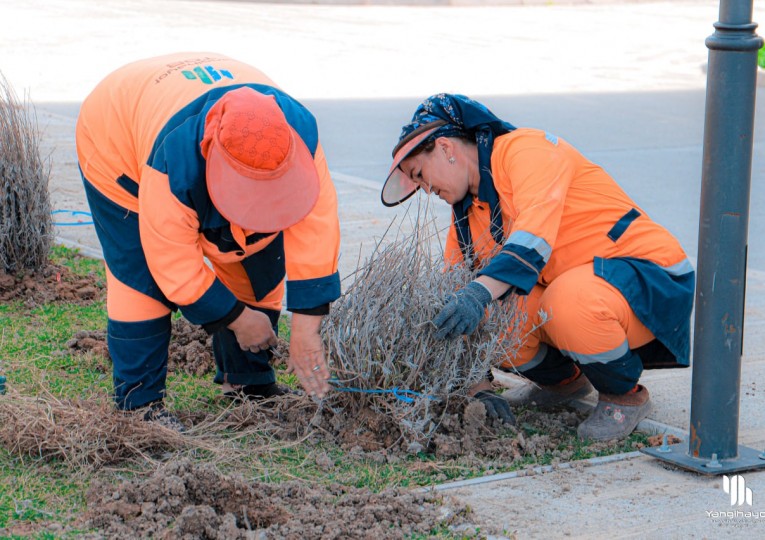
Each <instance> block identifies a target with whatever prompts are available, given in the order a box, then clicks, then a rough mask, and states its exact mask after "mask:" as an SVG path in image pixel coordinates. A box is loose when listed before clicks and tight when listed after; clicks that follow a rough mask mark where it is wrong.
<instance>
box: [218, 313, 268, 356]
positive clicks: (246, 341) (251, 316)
mask: <svg viewBox="0 0 765 540" xmlns="http://www.w3.org/2000/svg"><path fill="white" fill-rule="evenodd" d="M228 328H229V329H230V330H231V331H233V332H234V335H236V340H237V342H238V343H239V346H240V347H241V348H242V350H243V351H250V352H254V353H257V352H260V351H265V350H266V349H268V348H270V347H273V346H275V345H276V334H275V333H274V329H273V327H272V326H271V319H269V318H268V315H266V314H265V313H262V312H260V311H257V310H254V309H251V308H248V307H246V308H244V311H243V312H242V314H241V315H239V317H237V318H236V319H235V320H234V322H232V323H231V324H229V325H228Z"/></svg>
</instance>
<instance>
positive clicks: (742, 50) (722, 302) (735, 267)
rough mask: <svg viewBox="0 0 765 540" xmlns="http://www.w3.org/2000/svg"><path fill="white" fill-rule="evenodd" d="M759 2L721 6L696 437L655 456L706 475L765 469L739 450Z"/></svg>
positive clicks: (708, 161)
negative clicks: (755, 6)
mask: <svg viewBox="0 0 765 540" xmlns="http://www.w3.org/2000/svg"><path fill="white" fill-rule="evenodd" d="M752 7H753V2H752V0H749V1H747V0H721V1H720V20H719V21H718V22H717V23H715V24H714V27H715V32H714V34H713V35H711V36H710V37H709V38H707V40H706V46H707V47H708V48H709V67H708V70H707V94H706V111H705V124H704V154H703V164H702V178H701V212H700V218H699V257H698V274H697V283H696V317H695V326H694V342H693V374H692V375H693V376H692V388H691V420H690V440H689V441H688V442H687V443H680V444H679V445H672V446H673V447H679V446H682V445H686V446H687V448H686V449H685V452H682V451H680V448H672V447H670V448H667V447H666V445H665V447H664V450H663V452H660V453H657V452H658V451H656V452H654V451H650V452H647V453H649V454H650V455H654V456H655V457H658V458H660V459H663V460H665V461H672V462H673V463H675V464H677V465H681V466H684V467H686V468H690V469H693V470H696V471H698V472H703V473H705V474H719V473H724V472H733V471H740V470H747V469H754V468H759V467H765V459H760V455H759V452H757V451H756V450H753V449H750V448H746V447H743V446H739V445H738V426H739V397H740V396H739V394H740V390H739V385H740V382H741V355H742V347H743V330H744V296H745V289H746V257H747V235H748V226H749V190H750V185H751V169H752V143H753V131H754V103H755V95H756V85H757V50H758V49H759V48H760V47H762V38H760V37H759V36H757V34H756V33H755V29H756V28H757V24H756V23H754V22H752Z"/></svg>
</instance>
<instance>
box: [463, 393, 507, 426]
mask: <svg viewBox="0 0 765 540" xmlns="http://www.w3.org/2000/svg"><path fill="white" fill-rule="evenodd" d="M473 397H474V398H475V399H477V400H479V401H480V402H481V403H483V406H484V407H486V416H488V417H489V418H499V419H500V420H502V423H503V424H507V425H510V426H514V425H515V416H514V415H513V411H511V410H510V404H509V403H508V402H507V401H506V400H505V399H504V398H503V397H502V396H498V395H497V394H495V393H494V392H490V391H486V390H482V391H480V392H478V393H476V394H475V395H474V396H473Z"/></svg>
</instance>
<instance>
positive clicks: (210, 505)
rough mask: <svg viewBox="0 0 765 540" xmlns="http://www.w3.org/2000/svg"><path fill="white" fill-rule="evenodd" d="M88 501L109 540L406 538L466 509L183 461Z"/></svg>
mask: <svg viewBox="0 0 765 540" xmlns="http://www.w3.org/2000/svg"><path fill="white" fill-rule="evenodd" d="M87 503H88V511H87V514H86V520H87V521H86V526H88V527H94V528H97V529H99V530H100V531H102V532H103V534H104V536H105V537H106V538H165V539H181V538H200V539H208V538H209V539H221V540H222V539H226V540H228V539H237V538H242V539H243V538H286V539H293V538H294V539H303V538H378V539H388V538H406V537H409V536H412V535H423V534H428V533H429V532H430V531H431V530H432V529H433V528H434V527H437V526H439V525H440V526H447V525H458V524H460V523H463V522H464V521H465V520H466V517H467V514H468V512H469V510H468V509H467V508H466V507H465V506H464V505H457V503H454V502H453V501H449V506H447V505H446V503H447V500H446V499H444V498H443V496H441V495H436V494H431V493H412V492H405V491H401V490H398V489H388V490H385V491H383V492H381V493H374V492H372V491H371V490H369V489H360V488H353V487H346V486H340V485H328V486H310V485H307V484H304V483H301V482H297V481H290V482H284V483H281V484H268V483H263V482H257V481H247V480H245V479H244V478H243V477H242V476H239V475H232V476H225V475H223V474H221V473H219V472H218V471H217V470H216V469H215V468H214V467H212V466H211V465H209V464H202V465H196V464H193V463H191V462H190V461H188V460H185V459H184V460H180V461H175V462H170V463H168V464H167V465H165V466H163V467H162V468H161V469H160V470H158V471H157V472H156V473H155V474H154V475H152V476H151V477H150V478H148V479H145V480H140V479H139V480H132V481H127V482H123V483H122V484H120V485H118V486H116V487H115V486H113V485H111V484H108V483H100V484H99V483H97V484H95V485H94V486H93V487H92V488H91V490H90V491H89V493H88V495H87ZM253 532H256V533H257V535H254V536H253Z"/></svg>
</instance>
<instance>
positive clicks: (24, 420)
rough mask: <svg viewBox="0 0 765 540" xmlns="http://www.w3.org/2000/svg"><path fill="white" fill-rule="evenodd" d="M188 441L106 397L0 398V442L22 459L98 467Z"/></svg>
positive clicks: (143, 456) (176, 447)
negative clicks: (69, 398) (65, 398)
mask: <svg viewBox="0 0 765 540" xmlns="http://www.w3.org/2000/svg"><path fill="white" fill-rule="evenodd" d="M188 443H189V441H188V440H186V439H184V436H183V435H181V434H179V433H176V432H174V431H172V430H169V429H164V428H160V427H157V425H156V424H155V423H154V422H144V421H142V420H141V419H140V417H138V416H137V415H135V414H125V413H121V412H118V411H116V410H115V408H114V405H113V404H112V403H110V402H109V401H108V400H107V399H105V398H102V399H98V398H88V399H81V400H62V399H58V398H56V397H54V396H52V395H51V394H49V393H46V394H45V395H43V396H39V397H32V396H23V395H19V394H17V393H15V392H9V393H8V394H6V395H4V396H2V399H0V445H2V446H3V447H4V448H6V449H7V450H8V451H9V452H11V453H13V454H16V455H19V456H22V457H23V456H27V457H31V458H36V459H45V460H51V459H60V460H62V461H65V462H67V463H68V464H70V465H72V466H74V467H77V468H92V469H97V468H100V467H102V466H105V465H111V464H116V463H120V462H125V461H143V460H146V459H149V460H151V456H152V455H156V454H157V453H159V452H163V451H173V450H179V449H182V448H184V447H186V446H187V445H188Z"/></svg>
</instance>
